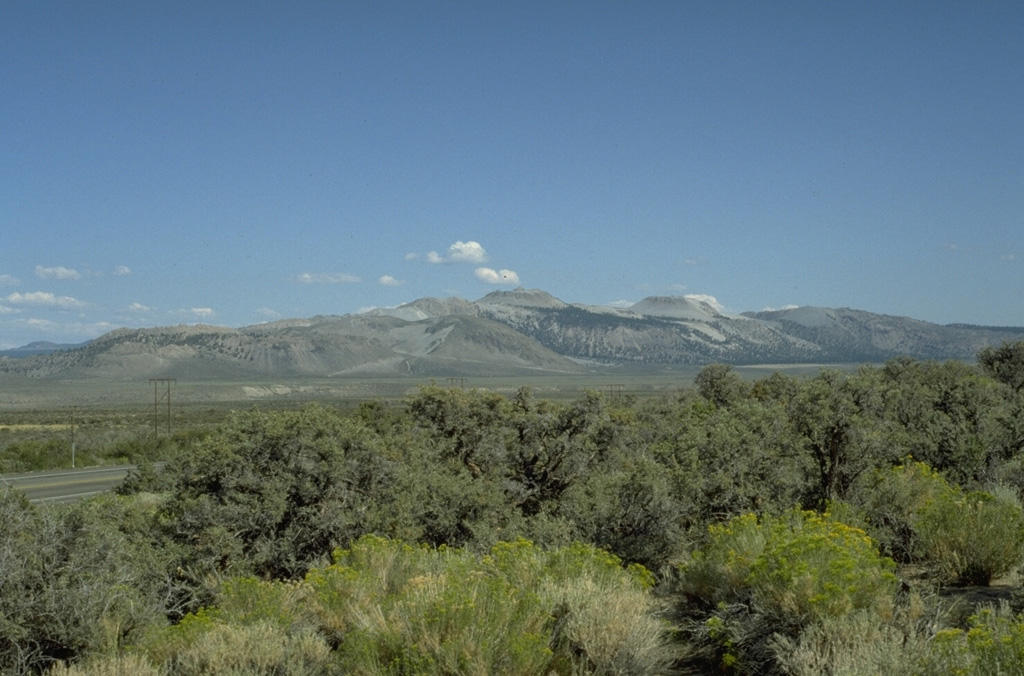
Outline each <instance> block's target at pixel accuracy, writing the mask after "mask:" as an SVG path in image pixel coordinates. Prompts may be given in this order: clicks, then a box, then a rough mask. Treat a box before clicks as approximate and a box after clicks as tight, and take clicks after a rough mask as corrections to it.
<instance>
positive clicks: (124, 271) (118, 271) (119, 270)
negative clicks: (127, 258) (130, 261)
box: [114, 265, 132, 277]
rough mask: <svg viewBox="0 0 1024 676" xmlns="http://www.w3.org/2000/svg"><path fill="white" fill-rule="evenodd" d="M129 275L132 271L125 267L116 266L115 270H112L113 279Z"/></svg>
mask: <svg viewBox="0 0 1024 676" xmlns="http://www.w3.org/2000/svg"><path fill="white" fill-rule="evenodd" d="M130 274H132V269H131V268H130V267H128V266H127V265H118V266H117V267H116V268H114V276H115V277H126V276H128V275H130Z"/></svg>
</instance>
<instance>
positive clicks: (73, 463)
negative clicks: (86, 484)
mask: <svg viewBox="0 0 1024 676" xmlns="http://www.w3.org/2000/svg"><path fill="white" fill-rule="evenodd" d="M74 468H75V409H71V469H74Z"/></svg>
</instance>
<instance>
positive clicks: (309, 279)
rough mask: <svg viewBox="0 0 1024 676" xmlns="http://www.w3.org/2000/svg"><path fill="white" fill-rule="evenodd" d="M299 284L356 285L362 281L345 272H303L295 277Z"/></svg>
mask: <svg viewBox="0 0 1024 676" xmlns="http://www.w3.org/2000/svg"><path fill="white" fill-rule="evenodd" d="M295 281H296V282H299V283H300V284H356V283H358V282H361V281H362V280H361V279H359V278H358V277H356V276H355V275H350V274H348V273H347V272H303V273H302V274H301V275H295Z"/></svg>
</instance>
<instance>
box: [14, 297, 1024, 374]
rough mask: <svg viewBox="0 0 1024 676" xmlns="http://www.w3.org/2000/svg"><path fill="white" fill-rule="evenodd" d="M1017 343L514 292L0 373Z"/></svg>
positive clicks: (800, 316)
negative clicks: (598, 303)
mask: <svg viewBox="0 0 1024 676" xmlns="http://www.w3.org/2000/svg"><path fill="white" fill-rule="evenodd" d="M1013 340H1024V328H1017V327H979V326H970V325H965V324H953V325H948V326H940V325H938V324H931V323H929V322H924V321H921V320H917V319H911V318H908V317H896V316H891V315H881V314H874V313H870V312H865V311H862V310H852V309H849V308H821V307H810V306H807V307H798V308H790V309H786V310H775V311H765V312H751V313H744V314H743V315H731V314H726V313H723V312H721V311H720V309H719V308H717V307H715V306H714V305H713V304H712V303H709V302H707V301H705V300H702V299H701V298H698V297H692V296H651V297H649V298H644V299H643V300H641V301H639V302H637V303H634V304H633V305H631V306H629V307H626V308H618V307H603V306H587V305H578V304H570V303H566V302H564V301H562V300H560V299H558V298H556V297H554V296H552V295H551V294H549V293H547V292H545V291H542V290H540V289H529V290H527V289H523V288H518V289H515V290H512V291H495V292H493V293H489V294H487V295H486V296H484V297H483V298H481V299H479V300H477V301H468V300H464V299H462V298H421V299H418V300H415V301H412V302H410V303H406V304H404V305H400V306H398V307H395V308H376V309H373V310H368V311H366V312H363V313H360V314H352V315H342V316H317V317H312V318H308V319H303V318H294V319H284V320H280V321H276V322H272V323H267V324H257V325H253V326H248V327H242V328H238V329H233V328H225V327H218V326H209V325H179V326H170V327H160V328H148V329H129V328H124V329H117V330H115V331H111V332H110V333H107V334H105V335H103V336H100V337H99V338H96V339H95V340H92V341H89V342H88V343H85V344H81V345H74V346H63V345H61V346H57V345H54V344H52V343H44V344H40V343H35V344H32V345H26V346H25V347H24V348H19V349H18V350H13V351H11V350H9V351H6V353H0V357H2V358H0V374H8V375H11V376H20V377H28V378H102V379H108V380H111V379H112V380H118V379H138V378H144V377H177V378H186V377H187V378H192V379H197V380H201V379H230V378H240V379H253V378H296V377H327V378H334V377H337V378H344V377H354V376H360V377H365V376H374V377H399V376H420V377H445V376H448V377H451V376H474V377H476V376H507V375H520V374H537V373H550V374H585V373H587V372H589V371H592V370H593V369H594V368H596V367H603V366H618V367H621V366H628V365H674V364H678V365H700V364H708V363H712V362H725V363H733V364H771V363H819V364H827V363H857V362H880V361H885V360H887V359H890V358H892V357H896V356H909V357H912V358H917V359H966V360H970V359H973V358H974V357H975V355H976V354H977V352H978V351H979V350H980V349H981V348H983V347H986V346H988V345H997V344H1000V343H1002V342H1005V341H1013ZM12 352H13V353H16V354H11V353H12Z"/></svg>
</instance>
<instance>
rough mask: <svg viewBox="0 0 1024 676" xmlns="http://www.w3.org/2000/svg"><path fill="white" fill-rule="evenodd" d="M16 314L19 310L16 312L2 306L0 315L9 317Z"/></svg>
mask: <svg viewBox="0 0 1024 676" xmlns="http://www.w3.org/2000/svg"><path fill="white" fill-rule="evenodd" d="M15 312H17V310H15V309H14V308H12V307H7V306H6V305H0V315H9V314H13V313H15Z"/></svg>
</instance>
